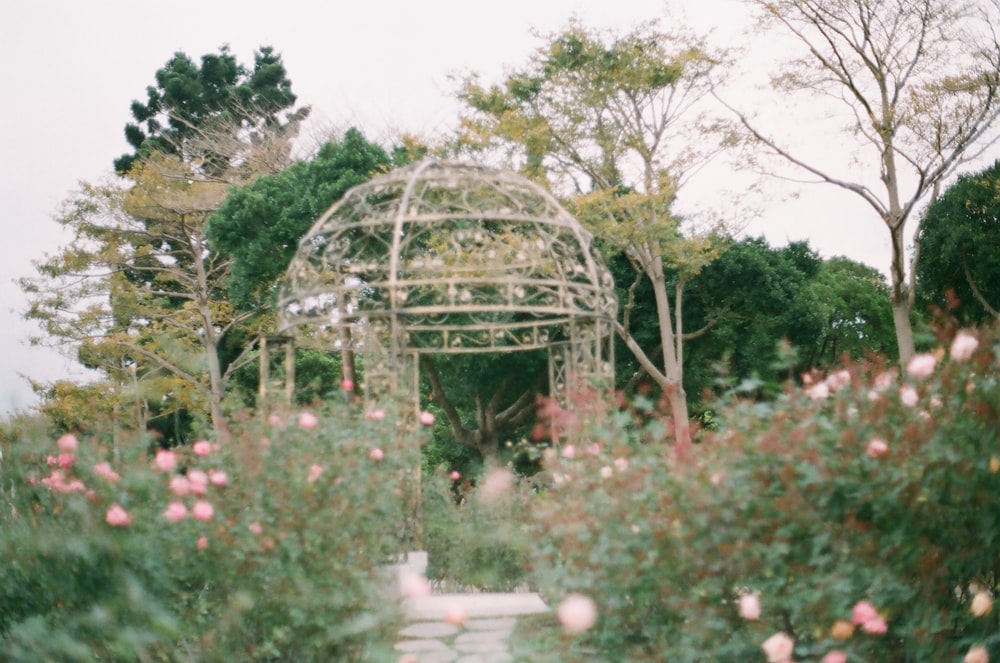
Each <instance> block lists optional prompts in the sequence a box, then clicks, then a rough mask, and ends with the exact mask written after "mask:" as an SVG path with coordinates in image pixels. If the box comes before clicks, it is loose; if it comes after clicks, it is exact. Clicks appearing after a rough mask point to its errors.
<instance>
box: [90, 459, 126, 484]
mask: <svg viewBox="0 0 1000 663" xmlns="http://www.w3.org/2000/svg"><path fill="white" fill-rule="evenodd" d="M94 474H96V475H97V476H99V477H101V478H102V479H104V480H106V481H110V482H111V483H117V482H118V481H120V480H121V476H119V474H118V473H117V472H115V471H114V470H113V469H111V464H110V463H108V462H107V461H105V462H103V463H98V464H97V465H94Z"/></svg>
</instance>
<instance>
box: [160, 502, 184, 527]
mask: <svg viewBox="0 0 1000 663" xmlns="http://www.w3.org/2000/svg"><path fill="white" fill-rule="evenodd" d="M187 514H188V510H187V507H186V506H184V503H183V502H171V503H170V504H168V505H167V508H166V509H165V510H164V511H163V517H164V518H166V519H167V520H168V521H170V522H172V523H176V522H180V521H182V520H184V519H185V518H187Z"/></svg>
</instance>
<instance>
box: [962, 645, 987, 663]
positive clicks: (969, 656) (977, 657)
mask: <svg viewBox="0 0 1000 663" xmlns="http://www.w3.org/2000/svg"><path fill="white" fill-rule="evenodd" d="M962 663H990V653H989V652H988V651H986V647H983V646H982V645H976V646H975V647H969V651H967V652H966V653H965V658H963V659H962Z"/></svg>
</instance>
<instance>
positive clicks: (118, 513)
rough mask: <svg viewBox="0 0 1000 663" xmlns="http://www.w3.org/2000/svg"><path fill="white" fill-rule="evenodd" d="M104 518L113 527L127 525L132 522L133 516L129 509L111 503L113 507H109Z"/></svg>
mask: <svg viewBox="0 0 1000 663" xmlns="http://www.w3.org/2000/svg"><path fill="white" fill-rule="evenodd" d="M104 519H105V520H106V521H108V524H109V525H111V526H112V527H125V526H127V525H131V524H132V516H130V515H129V513H128V511H126V510H125V509H123V508H122V507H121V506H120V505H118V504H113V505H111V508H110V509H108V512H107V513H106V514H105V516H104Z"/></svg>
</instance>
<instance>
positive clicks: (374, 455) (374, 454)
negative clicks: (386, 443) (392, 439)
mask: <svg viewBox="0 0 1000 663" xmlns="http://www.w3.org/2000/svg"><path fill="white" fill-rule="evenodd" d="M368 457H369V458H371V459H372V460H375V461H378V460H382V459H383V458H385V452H383V451H382V450H381V449H379V448H378V447H375V448H374V449H372V450H371V451H369V452H368Z"/></svg>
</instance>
